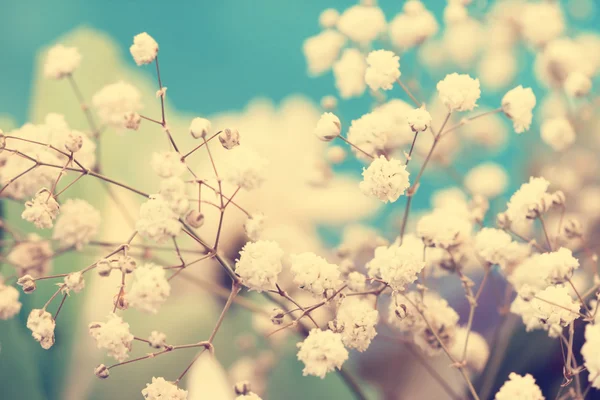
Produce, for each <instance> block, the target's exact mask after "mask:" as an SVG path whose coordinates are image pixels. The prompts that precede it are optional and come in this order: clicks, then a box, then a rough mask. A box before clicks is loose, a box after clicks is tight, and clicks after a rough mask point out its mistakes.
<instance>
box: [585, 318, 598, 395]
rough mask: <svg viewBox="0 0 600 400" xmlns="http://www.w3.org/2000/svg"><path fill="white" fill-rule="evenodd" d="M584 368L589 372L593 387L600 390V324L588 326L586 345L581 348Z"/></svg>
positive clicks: (586, 329) (586, 328)
mask: <svg viewBox="0 0 600 400" xmlns="http://www.w3.org/2000/svg"><path fill="white" fill-rule="evenodd" d="M581 355H582V356H583V361H584V366H585V367H586V368H587V370H588V371H589V376H588V379H589V381H590V383H591V384H592V386H593V387H595V388H596V389H600V324H598V323H596V324H587V325H586V327H585V343H584V345H583V347H581Z"/></svg>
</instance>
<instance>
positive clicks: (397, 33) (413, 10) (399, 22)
mask: <svg viewBox="0 0 600 400" xmlns="http://www.w3.org/2000/svg"><path fill="white" fill-rule="evenodd" d="M389 28H390V39H391V40H392V44H393V45H394V46H396V47H397V48H399V49H401V50H407V49H410V48H411V47H414V46H418V45H420V44H421V43H423V42H424V41H425V40H427V39H428V38H430V37H432V36H433V35H435V34H436V33H437V31H438V29H439V25H438V22H437V21H436V19H435V16H434V15H433V14H432V13H431V12H430V11H428V10H427V9H425V6H423V3H421V2H420V1H407V2H406V3H405V4H404V12H402V13H399V14H398V15H396V17H394V19H392V21H391V22H390V26H389Z"/></svg>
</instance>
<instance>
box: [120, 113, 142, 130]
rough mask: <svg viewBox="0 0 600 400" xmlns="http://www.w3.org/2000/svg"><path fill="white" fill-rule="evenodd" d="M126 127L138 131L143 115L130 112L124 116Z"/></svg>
mask: <svg viewBox="0 0 600 400" xmlns="http://www.w3.org/2000/svg"><path fill="white" fill-rule="evenodd" d="M124 118H125V128H127V129H131V130H134V131H137V130H138V129H139V128H140V124H141V123H142V117H141V116H140V114H138V113H136V112H133V111H132V112H128V113H126V114H125V116H124Z"/></svg>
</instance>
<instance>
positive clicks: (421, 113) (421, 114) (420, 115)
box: [406, 107, 431, 132]
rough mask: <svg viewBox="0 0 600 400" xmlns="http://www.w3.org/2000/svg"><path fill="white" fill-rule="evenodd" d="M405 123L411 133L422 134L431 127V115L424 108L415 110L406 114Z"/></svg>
mask: <svg viewBox="0 0 600 400" xmlns="http://www.w3.org/2000/svg"><path fill="white" fill-rule="evenodd" d="M406 121H407V122H408V125H410V128H411V129H412V131H413V132H423V131H425V130H427V128H429V127H430V126H431V114H429V111H427V110H426V109H425V108H421V107H420V108H415V109H413V110H410V111H409V112H407V113H406Z"/></svg>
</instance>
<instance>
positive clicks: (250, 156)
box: [224, 146, 268, 190]
mask: <svg viewBox="0 0 600 400" xmlns="http://www.w3.org/2000/svg"><path fill="white" fill-rule="evenodd" d="M226 161H227V168H226V170H225V171H224V178H225V179H226V180H227V181H229V182H230V183H231V184H232V185H235V186H238V187H241V188H243V189H246V190H253V189H257V188H258V187H260V185H261V184H262V183H263V181H264V180H265V172H266V168H267V166H268V161H267V160H266V159H265V158H263V157H261V156H260V155H259V154H258V153H257V152H255V151H254V150H252V149H249V148H247V147H244V146H242V147H238V148H236V149H235V150H232V151H231V152H229V153H227V160H226Z"/></svg>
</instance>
